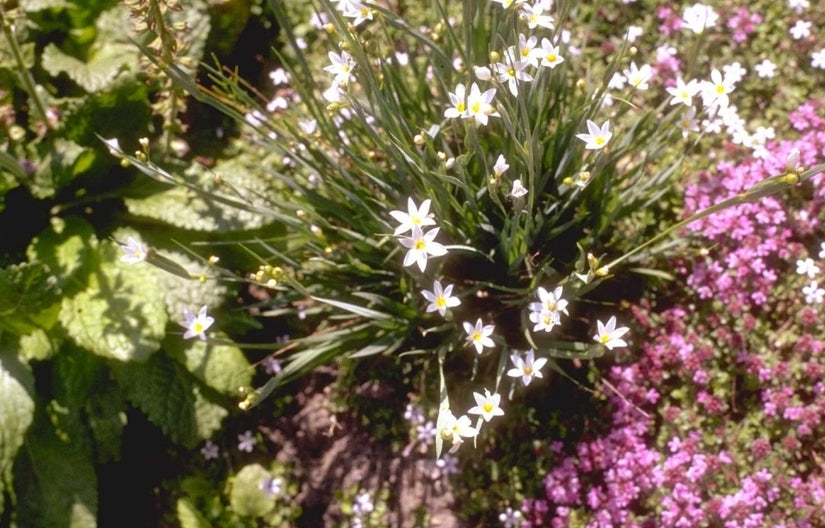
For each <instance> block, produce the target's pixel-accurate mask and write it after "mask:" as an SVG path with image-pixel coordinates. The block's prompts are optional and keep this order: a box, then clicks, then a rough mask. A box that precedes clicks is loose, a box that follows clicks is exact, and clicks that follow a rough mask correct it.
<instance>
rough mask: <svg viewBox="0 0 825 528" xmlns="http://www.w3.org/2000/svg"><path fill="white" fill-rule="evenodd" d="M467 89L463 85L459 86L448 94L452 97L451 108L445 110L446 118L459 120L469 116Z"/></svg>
mask: <svg viewBox="0 0 825 528" xmlns="http://www.w3.org/2000/svg"><path fill="white" fill-rule="evenodd" d="M466 91H467V88H466V87H465V86H464V85H463V84H457V85H456V86H455V91H454V92H451V93H448V94H447V95H448V96H449V97H450V104H451V105H452V106H451V107H450V108H448V109H446V110H444V117H447V118H450V119H458V118H461V117H466V116H467V94H466Z"/></svg>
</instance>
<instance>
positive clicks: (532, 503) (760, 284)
mask: <svg viewBox="0 0 825 528" xmlns="http://www.w3.org/2000/svg"><path fill="white" fill-rule="evenodd" d="M820 114H821V109H820V108H819V106H818V105H817V104H814V103H807V104H804V105H802V106H801V107H800V108H799V109H798V110H797V111H796V112H794V113H793V115H792V116H791V117H790V121H791V125H792V126H793V128H794V129H795V130H796V131H798V132H799V136H798V138H797V139H795V140H793V141H791V140H786V141H778V142H773V143H769V144H768V145H766V148H767V153H768V155H767V156H766V157H765V158H764V159H750V160H747V161H744V162H743V163H738V164H737V163H734V162H731V161H722V162H719V163H718V164H717V166H716V169H715V170H714V171H712V172H711V171H708V172H707V173H704V174H701V175H699V178H698V181H696V182H695V183H694V184H692V185H690V186H689V187H688V188H687V190H686V199H685V202H686V209H687V212H686V214H691V213H692V212H695V211H698V210H700V209H702V208H704V207H707V206H709V205H712V204H714V203H718V202H719V201H721V200H723V199H725V198H727V197H729V196H733V195H735V194H737V193H741V192H743V191H745V190H747V189H749V188H750V187H751V186H753V185H754V184H755V183H757V182H759V181H761V180H763V179H764V178H766V177H768V176H772V175H777V174H783V173H784V172H785V171H786V170H787V166H786V165H787V159H788V155H789V154H790V153H791V151H792V150H793V149H799V151H800V158H799V164H800V165H802V166H803V167H810V166H812V165H814V164H816V163H821V162H822V161H823V160H825V120H823V118H822V117H821V115H820ZM814 180H816V181H814V182H813V185H811V184H810V183H806V184H804V185H803V186H802V187H801V188H800V189H798V190H796V192H792V193H787V194H786V195H783V196H775V197H767V198H765V199H763V200H761V201H759V202H758V203H755V204H746V205H741V206H738V207H736V208H733V209H729V210H727V211H724V212H721V213H719V214H716V215H713V216H711V217H708V218H706V219H704V220H702V221H700V222H697V223H696V224H694V225H692V226H691V227H690V232H691V236H692V237H693V238H694V239H695V240H696V242H697V249H698V248H699V247H704V248H707V252H705V254H701V253H700V252H699V251H696V254H697V255H698V256H697V257H695V258H683V259H682V260H680V261H679V262H678V263H677V265H678V266H679V267H680V268H681V272H682V273H683V275H685V276H686V278H687V281H686V282H687V285H688V286H687V288H686V290H687V291H685V292H684V298H683V299H681V301H682V304H681V305H677V306H672V307H669V308H667V309H665V310H663V311H662V310H659V309H657V307H656V306H654V305H650V304H649V303H647V302H643V303H641V304H640V305H638V306H636V307H634V308H633V312H634V315H635V319H636V324H637V327H638V328H639V332H638V335H639V336H641V335H646V337H645V338H644V339H639V342H641V343H643V344H642V345H641V347H640V350H639V351H638V353H639V356H640V357H636V358H633V360H632V361H628V362H627V363H623V364H618V365H615V366H613V367H612V368H611V370H610V372H609V375H608V381H609V382H610V384H609V385H607V384H605V387H604V392H605V394H606V395H607V397H608V400H609V402H610V405H611V409H612V414H611V418H610V420H611V422H610V426H611V427H610V429H609V432H607V433H599V432H591V433H589V434H588V433H587V432H585V434H584V435H583V437H582V438H581V439H580V440H579V442H578V443H577V444H574V445H562V444H561V443H559V442H554V443H553V444H551V446H550V451H551V454H552V456H553V457H554V458H555V460H556V463H555V464H554V466H553V468H552V469H551V470H550V472H549V473H548V474H547V476H546V478H545V480H544V484H545V494H544V496H543V497H541V498H536V499H530V500H526V501H524V504H523V505H522V512H523V514H524V518H525V523H524V526H525V527H526V528H533V527H538V526H543V527H544V526H550V527H553V528H563V527H569V526H586V527H588V528H612V527H637V528H654V527H656V528H659V527H662V528H680V527H691V528H692V527H696V526H719V527H724V528H734V527H739V528H758V527H764V526H771V527H777V528H791V527H794V528H802V527H814V526H825V464H823V463H821V462H820V461H822V460H825V443H823V442H822V440H821V439H822V438H823V437H825V382H824V381H823V374H825V367H823V365H825V352H824V351H823V349H824V348H825V343H823V335H825V332H823V323H822V321H823V315H825V308H823V306H822V305H821V304H806V303H805V302H804V300H803V295H802V294H801V293H800V287H801V285H802V284H804V277H800V276H799V275H797V274H796V273H794V262H795V260H796V259H797V258H801V257H807V256H808V255H809V254H811V255H813V254H815V253H816V250H815V249H814V248H815V247H819V243H820V242H822V240H825V231H824V230H823V228H822V225H821V224H820V219H819V211H821V210H822V208H823V205H825V190H823V186H822V182H821V181H819V178H815V179H814Z"/></svg>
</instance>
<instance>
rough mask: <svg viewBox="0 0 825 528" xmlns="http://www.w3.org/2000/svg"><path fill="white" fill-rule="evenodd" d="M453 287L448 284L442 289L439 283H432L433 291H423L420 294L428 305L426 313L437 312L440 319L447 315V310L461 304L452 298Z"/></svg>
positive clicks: (455, 298)
mask: <svg viewBox="0 0 825 528" xmlns="http://www.w3.org/2000/svg"><path fill="white" fill-rule="evenodd" d="M452 293H453V285H452V284H448V285H447V287H446V288H442V286H441V282H439V281H435V282H434V283H433V291H427V290H424V291H422V292H421V294H422V295H423V296H424V298H425V299H427V300H428V301H429V302H430V304H429V305H428V306H427V312H435V311H437V312H438V313H439V315H441V317H444V316H446V315H447V308H454V307H456V306H458V305H460V304H461V301H460V300H459V299H458V297H453V296H452Z"/></svg>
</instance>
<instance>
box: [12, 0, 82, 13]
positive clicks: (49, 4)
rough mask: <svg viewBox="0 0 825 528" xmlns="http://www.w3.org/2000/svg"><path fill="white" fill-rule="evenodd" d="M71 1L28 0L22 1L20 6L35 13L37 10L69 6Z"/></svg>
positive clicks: (28, 11)
mask: <svg viewBox="0 0 825 528" xmlns="http://www.w3.org/2000/svg"><path fill="white" fill-rule="evenodd" d="M69 5H70V4H69V2H67V1H66V0H26V1H25V2H22V5H21V6H20V7H22V8H23V11H25V12H27V13H34V12H36V11H43V10H44V9H56V8H59V9H62V8H64V7H69Z"/></svg>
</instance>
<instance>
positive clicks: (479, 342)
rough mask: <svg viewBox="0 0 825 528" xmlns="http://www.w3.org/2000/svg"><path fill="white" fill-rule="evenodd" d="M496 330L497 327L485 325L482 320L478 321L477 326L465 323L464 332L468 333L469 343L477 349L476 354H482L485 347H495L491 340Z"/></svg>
mask: <svg viewBox="0 0 825 528" xmlns="http://www.w3.org/2000/svg"><path fill="white" fill-rule="evenodd" d="M493 330H495V325H485V324H484V323H483V322H482V321H481V318H479V319H478V320H477V321H476V324H475V326H473V325H472V324H470V323H468V322H466V321H465V322H464V331H465V332H467V343H468V344H471V345H473V346H474V347H476V352H478V353H479V354H481V353H482V352H483V351H484V347H490V348H491V347H494V346H496V344H495V342H493V340H492V339H491V338H490V336H491V335H492V334H493Z"/></svg>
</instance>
